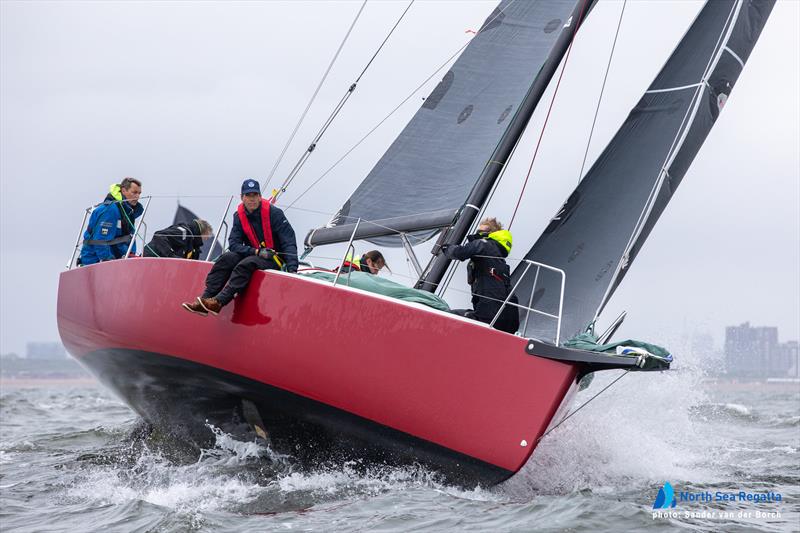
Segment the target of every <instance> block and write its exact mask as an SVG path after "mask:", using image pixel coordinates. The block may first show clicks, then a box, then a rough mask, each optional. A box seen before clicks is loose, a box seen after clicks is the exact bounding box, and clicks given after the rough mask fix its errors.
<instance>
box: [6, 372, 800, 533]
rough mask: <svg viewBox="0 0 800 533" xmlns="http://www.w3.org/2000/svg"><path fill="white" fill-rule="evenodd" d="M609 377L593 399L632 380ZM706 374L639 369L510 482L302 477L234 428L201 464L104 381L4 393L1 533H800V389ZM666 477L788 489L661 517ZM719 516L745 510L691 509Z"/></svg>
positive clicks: (728, 486) (719, 486) (712, 486)
mask: <svg viewBox="0 0 800 533" xmlns="http://www.w3.org/2000/svg"><path fill="white" fill-rule="evenodd" d="M607 374H609V375H607V376H601V377H600V378H599V379H597V380H596V381H595V383H594V384H593V385H592V387H590V388H589V389H588V390H587V391H584V392H582V393H581V394H580V395H579V396H578V399H577V402H576V404H575V405H579V404H581V403H583V402H584V401H586V400H587V399H588V398H589V397H590V396H592V395H593V394H595V393H596V392H598V391H599V390H600V389H601V388H602V386H603V385H604V383H607V382H608V381H610V380H611V379H613V378H614V377H616V375H615V374H614V373H607ZM701 377H702V376H701V374H700V373H699V372H696V371H692V370H687V369H684V370H677V371H672V372H669V373H664V374H649V375H633V374H632V375H627V376H625V377H624V378H623V379H622V380H620V381H619V382H618V383H617V384H616V385H614V386H613V387H612V388H611V389H609V391H608V392H606V393H604V394H602V395H601V396H600V397H599V398H598V399H596V400H594V401H593V402H591V403H590V404H589V405H588V406H587V407H586V408H585V409H583V410H582V411H580V412H579V413H578V414H576V415H575V416H574V417H572V418H571V419H570V420H568V421H567V422H566V423H565V424H563V425H562V426H561V427H559V428H558V429H556V430H555V431H553V432H552V433H551V434H550V435H548V436H547V437H546V438H545V439H544V440H543V441H542V443H541V445H540V446H539V449H538V450H537V452H536V453H535V454H534V456H533V458H532V459H531V461H530V462H529V464H528V465H526V467H525V468H524V470H523V471H522V472H520V473H519V474H518V475H517V476H515V477H514V478H512V479H511V480H509V481H508V482H506V483H504V484H502V485H501V486H498V487H495V488H492V489H480V488H472V489H470V488H459V487H452V486H447V485H443V484H441V483H440V482H439V481H437V479H436V476H434V475H432V474H431V473H429V472H426V471H424V470H413V469H389V470H386V469H383V470H380V469H376V470H374V471H372V472H369V473H366V474H365V473H364V472H363V470H362V469H353V468H351V467H348V466H344V467H339V468H335V469H330V470H322V471H317V472H299V471H296V470H294V468H293V467H292V465H291V461H287V460H286V459H284V458H281V457H275V456H274V455H273V454H271V452H270V450H268V449H266V448H264V447H262V446H260V445H258V444H256V443H251V442H239V441H236V440H234V439H232V438H231V437H230V436H228V435H225V434H223V433H221V432H219V433H218V435H217V442H216V444H215V446H214V447H213V448H211V449H208V450H205V451H204V452H203V454H202V456H201V457H200V459H199V460H198V459H197V458H196V457H195V458H192V459H187V457H186V455H185V454H183V453H182V451H181V449H180V446H176V445H175V443H165V442H160V441H159V440H158V438H157V437H156V436H153V435H147V434H146V432H145V431H143V430H142V428H141V426H140V424H139V423H138V422H137V421H136V417H135V415H134V414H133V413H132V412H131V411H130V410H129V409H128V408H127V407H125V406H124V405H123V404H121V403H120V402H119V401H117V400H116V399H115V398H113V397H112V396H110V395H109V394H108V393H106V392H105V391H104V390H103V389H102V388H101V387H99V386H98V387H82V388H72V387H64V386H62V387H57V388H49V389H43V388H23V387H13V386H9V387H4V388H3V389H2V391H1V394H0V415H1V416H2V419H1V420H0V503H1V504H0V529H2V531H4V532H7V531H70V532H72V531H286V530H300V531H409V530H414V531H530V530H533V529H538V530H545V531H546V530H551V531H563V530H567V531H587V530H588V531H614V532H617V531H633V530H636V531H646V530H659V531H660V530H671V529H675V528H678V529H691V530H708V531H723V530H724V531H752V530H761V531H798V530H800V455H798V450H800V390H798V389H797V388H796V387H795V388H794V389H787V388H786V387H783V388H781V389H776V388H771V387H768V386H763V387H758V388H754V389H753V388H751V389H750V390H734V391H730V390H729V391H724V390H720V389H719V388H710V387H704V386H703V385H702V384H701V379H700V378H701ZM666 481H669V482H670V483H671V484H672V485H673V486H674V487H675V491H676V493H677V492H679V491H692V492H705V491H709V492H711V493H712V494H713V493H715V492H716V491H723V492H739V491H751V492H770V491H772V492H776V493H780V494H781V496H782V501H781V502H780V503H754V502H738V501H737V502H711V503H703V502H685V501H678V503H677V505H676V507H675V508H674V509H671V510H670V511H671V512H673V513H677V517H674V518H654V517H653V509H652V507H653V502H654V500H655V497H656V494H657V493H658V489H659V488H660V487H661V486H662V485H663V484H664V482H666ZM704 510H705V511H711V510H714V511H716V512H717V513H719V512H733V513H734V515H735V516H734V517H733V518H725V519H722V518H719V517H718V516H717V517H714V518H702V517H698V516H694V517H686V516H685V514H684V513H686V512H700V511H704ZM740 511H741V512H742V513H743V514H742V516H741V517H740V516H739V515H738V513H739V512H740ZM756 512H759V513H761V512H772V513H776V514H775V515H774V516H771V517H767V518H764V517H762V516H756ZM748 513H749V516H747V514H748Z"/></svg>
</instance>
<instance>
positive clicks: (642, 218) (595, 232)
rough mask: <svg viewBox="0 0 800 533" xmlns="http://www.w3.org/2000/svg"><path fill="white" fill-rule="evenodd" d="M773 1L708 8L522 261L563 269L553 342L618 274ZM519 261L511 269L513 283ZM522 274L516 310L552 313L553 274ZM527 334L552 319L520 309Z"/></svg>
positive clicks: (721, 100)
mask: <svg viewBox="0 0 800 533" xmlns="http://www.w3.org/2000/svg"><path fill="white" fill-rule="evenodd" d="M773 4H774V0H712V1H709V2H708V3H707V4H706V5H705V6H704V7H703V9H702V10H701V11H700V13H699V15H698V16H697V18H696V19H695V21H694V23H693V24H692V26H691V27H690V29H689V31H688V32H687V33H686V35H685V36H684V38H683V40H681V42H680V43H679V44H678V47H677V48H676V49H675V51H674V52H673V53H672V55H671V56H670V58H669V60H668V61H667V63H666V65H665V66H664V67H663V68H662V69H661V72H660V73H659V74H658V76H657V77H656V79H655V81H654V82H653V83H652V84H651V85H650V88H649V89H648V90H647V92H645V94H644V96H643V97H642V99H641V100H640V101H639V103H638V104H637V105H636V107H635V108H634V109H633V111H631V113H630V115H629V116H628V118H627V120H626V121H625V123H624V124H623V125H622V127H621V128H620V130H619V131H618V132H617V134H616V135H615V136H614V138H613V139H612V140H611V142H610V144H609V145H608V146H607V147H606V149H605V150H604V151H603V153H602V154H601V155H600V157H599V158H598V159H597V161H596V162H595V163H594V165H593V166H592V168H591V169H590V170H589V171H588V172H587V174H586V175H585V176H584V178H583V180H582V181H581V183H580V184H579V185H578V187H577V189H575V191H574V192H573V193H572V194H571V195H570V197H569V198H568V199H567V201H566V202H565V203H564V205H563V206H562V208H561V210H560V211H559V212H558V213H557V214H556V215H555V217H553V219H552V220H551V222H550V224H549V225H548V227H547V228H546V229H545V231H544V233H543V234H542V235H541V236H540V237H539V239H538V240H537V242H536V244H535V245H534V246H533V248H532V249H531V250H530V252H528V254H527V255H526V256H525V258H526V259H532V260H534V261H538V262H541V263H545V264H547V265H551V266H554V267H557V268H560V269H562V270H564V272H565V273H566V283H565V292H564V304H563V305H564V307H563V319H562V329H561V332H562V334H561V338H570V337H571V336H573V335H574V334H576V333H579V332H580V331H582V330H583V329H584V328H585V327H586V326H587V324H588V323H590V322H591V321H592V320H594V318H595V317H596V316H597V315H598V314H599V313H600V311H601V310H602V309H603V307H604V305H605V304H606V302H607V301H608V299H609V298H610V296H611V294H612V293H613V291H614V289H615V288H616V287H617V285H618V284H619V282H620V281H621V280H622V278H623V277H624V276H625V274H626V272H627V271H628V269H629V268H630V265H631V263H632V262H633V260H634V258H635V257H636V255H637V254H638V252H639V250H640V249H641V247H642V245H643V244H644V241H645V239H646V238H647V236H648V234H649V233H650V230H651V229H652V228H653V225H654V224H655V223H656V221H657V220H658V217H659V216H660V215H661V213H662V211H663V210H664V208H665V207H666V206H667V203H668V202H669V200H670V198H671V197H672V195H673V194H674V193H675V189H676V188H677V187H678V185H679V184H680V182H681V179H682V178H683V176H684V174H685V173H686V170H687V169H688V167H689V165H690V164H691V162H692V160H693V159H694V157H695V155H696V154H697V152H698V150H699V149H700V146H701V145H702V144H703V141H704V140H705V138H706V136H707V135H708V133H709V131H710V130H711V127H712V126H713V125H714V122H715V120H716V119H717V116H718V115H719V112H720V110H721V109H722V108H723V106H724V105H725V102H726V100H727V98H728V95H729V94H730V92H731V89H732V88H733V85H734V83H735V82H736V80H737V78H738V77H739V74H740V73H741V71H742V69H743V67H744V63H745V62H746V61H747V58H748V57H749V56H750V52H751V51H752V50H753V47H754V45H755V43H756V41H757V40H758V37H759V35H760V33H761V30H762V28H763V27H764V24H765V23H766V21H767V18H768V17H769V14H770V12H771V10H772V7H773ZM525 265H526V264H525V263H520V265H519V266H518V267H517V268H516V269H515V271H514V276H513V277H514V282H517V281H518V280H519V279H520V276H521V275H522V273H523V270H524V268H525ZM535 277H536V269H535V268H531V269H530V270H529V271H528V274H527V275H525V276H524V278H523V279H522V280H521V281H520V284H519V286H518V289H517V295H518V297H519V299H520V304H521V305H528V306H530V304H533V307H534V308H535V309H537V310H539V311H543V312H545V313H549V314H551V315H552V314H556V312H557V310H558V304H559V293H560V277H559V276H557V275H555V274H554V273H552V272H548V271H545V270H541V271H540V272H539V275H538V279H536V280H535V281H536V285H535V287H534V278H535ZM520 316H521V324H522V327H523V332H524V334H525V335H526V336H528V337H534V338H540V339H552V338H553V337H554V331H555V322H554V321H553V319H552V317H548V316H545V315H542V314H538V313H528V312H526V311H521V315H520Z"/></svg>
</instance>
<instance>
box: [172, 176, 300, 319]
mask: <svg viewBox="0 0 800 533" xmlns="http://www.w3.org/2000/svg"><path fill="white" fill-rule="evenodd" d="M297 265H298V259H297V240H296V239H295V235H294V229H292V226H291V224H289V221H288V220H286V216H285V215H284V214H283V211H281V210H280V209H278V208H277V207H275V206H274V205H271V204H270V202H269V201H267V200H265V199H263V198H262V197H261V187H260V186H259V184H258V181H256V180H253V179H246V180H244V183H242V203H241V204H239V207H238V208H237V209H236V213H234V215H233V226H232V228H231V234H230V237H229V238H228V251H227V252H225V253H224V254H222V255H221V256H220V257H219V259H217V262H216V263H214V266H213V267H212V268H211V271H210V272H209V273H208V276H206V290H205V291H204V292H203V294H202V295H201V296H198V297H197V299H196V300H195V301H194V302H187V303H183V304H182V306H183V308H184V309H186V310H187V311H190V312H192V313H197V314H199V315H207V314H208V313H211V314H212V315H216V314H219V312H220V310H221V309H222V308H223V307H224V306H226V305H227V304H228V303H229V302H230V301H231V300H233V297H234V296H236V295H237V294H239V293H240V292H242V291H243V290H244V289H245V287H247V284H248V283H249V282H250V276H252V275H253V272H254V271H255V270H268V269H274V270H281V269H285V270H286V271H288V272H297Z"/></svg>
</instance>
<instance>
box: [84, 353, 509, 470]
mask: <svg viewBox="0 0 800 533" xmlns="http://www.w3.org/2000/svg"><path fill="white" fill-rule="evenodd" d="M80 361H81V362H82V363H83V364H84V365H85V366H87V367H88V368H89V370H91V371H92V372H93V373H94V374H95V375H96V376H97V377H98V378H99V379H100V381H101V382H102V383H103V384H104V385H106V386H107V387H109V388H110V389H111V390H112V391H114V392H115V393H116V394H117V395H118V396H119V397H120V398H122V399H123V400H124V401H125V402H126V403H127V404H128V405H129V406H130V407H131V408H133V409H134V410H135V411H136V412H137V413H138V414H139V415H140V416H141V417H142V418H143V419H144V420H146V421H147V422H149V423H150V424H152V425H153V426H155V427H156V428H158V429H159V430H160V431H162V432H164V433H167V434H168V435H170V436H171V437H173V438H177V439H180V440H181V441H182V442H185V441H186V440H187V439H188V440H190V441H191V442H194V443H196V444H197V445H198V446H201V447H205V446H208V445H209V443H211V442H213V438H214V436H213V433H212V431H211V429H210V427H209V425H213V426H215V427H218V428H220V429H221V430H223V431H225V432H227V433H232V434H234V435H237V436H240V437H241V436H244V437H246V438H248V439H252V438H254V437H255V431H254V430H253V429H252V427H251V426H250V424H248V423H247V422H246V421H245V419H247V420H248V421H249V422H251V423H252V421H253V416H252V412H248V411H251V410H250V409H248V408H245V409H243V404H244V405H246V404H247V402H248V401H249V402H250V403H251V404H252V405H253V406H255V408H256V409H257V411H258V416H259V417H260V419H261V420H260V422H263V428H264V429H265V430H266V433H267V435H268V439H269V444H270V447H271V448H272V449H273V450H274V451H275V452H277V453H281V454H286V455H289V456H292V457H293V458H295V459H297V460H298V461H299V462H300V463H301V464H302V465H306V466H309V467H313V466H316V465H319V464H321V463H330V462H331V461H336V462H339V461H344V460H355V461H362V460H363V461H367V462H369V463H370V464H387V465H408V464H422V465H424V466H426V467H429V468H432V469H435V470H437V471H439V472H441V473H442V474H444V475H445V477H446V479H447V480H448V481H449V482H453V483H457V484H461V485H476V484H485V485H493V484H495V483H499V482H501V481H503V480H505V479H507V478H508V477H510V476H511V475H512V474H513V472H511V471H509V470H506V469H503V468H500V467H497V466H494V465H491V464H488V463H485V462H483V461H479V460H477V459H474V458H472V457H469V456H467V455H464V454H461V453H458V452H455V451H453V450H450V449H448V448H446V447H443V446H439V445H437V444H434V443H431V442H429V441H425V440H422V439H419V438H416V437H414V436H412V435H409V434H407V433H403V432H400V431H397V430H394V429H392V428H389V427H387V426H383V425H381V424H378V423H376V422H373V421H371V420H367V419H365V418H362V417H359V416H356V415H353V414H351V413H349V412H346V411H343V410H341V409H337V408H334V407H332V406H330V405H327V404H324V403H321V402H317V401H314V400H311V399H308V398H305V397H302V396H299V395H296V394H293V393H290V392H287V391H285V390H282V389H279V388H276V387H272V386H270V385H266V384H264V383H260V382H258V381H254V380H250V379H247V378H245V377H242V376H239V375H236V374H232V373H230V372H225V371H223V370H219V369H217V368H213V367H210V366H206V365H201V364H198V363H195V362H192V361H187V360H184V359H180V358H177V357H170V356H166V355H161V354H156V353H151V352H145V351H137V350H124V349H106V350H101V351H96V352H93V353H90V354H87V355H85V356H83V357H81V358H80ZM243 432H246V433H247V434H246V435H243Z"/></svg>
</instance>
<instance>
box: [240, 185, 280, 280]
mask: <svg viewBox="0 0 800 533" xmlns="http://www.w3.org/2000/svg"><path fill="white" fill-rule="evenodd" d="M269 210H270V202H269V201H268V200H264V199H263V198H262V199H261V229H262V230H263V233H264V240H263V241H261V242H259V241H258V237H257V236H256V231H255V229H253V225H252V224H250V220H248V218H247V211H246V210H245V208H244V203H241V204H239V207H238V208H237V209H236V214H237V215H238V216H239V222H241V224H242V230H243V231H244V234H245V236H246V237H247V240H248V241H249V242H250V245H251V246H252V247H253V248H256V249H261V248H266V249H267V250H269V251H270V252H272V259H273V260H274V261H275V263H276V264H277V265H278V267H279V268H283V261H281V259H280V258H279V257H278V253H277V252H276V251H275V248H274V246H275V244H274V242H273V241H272V225H271V224H270V221H269Z"/></svg>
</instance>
